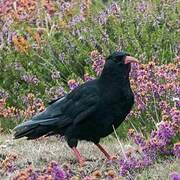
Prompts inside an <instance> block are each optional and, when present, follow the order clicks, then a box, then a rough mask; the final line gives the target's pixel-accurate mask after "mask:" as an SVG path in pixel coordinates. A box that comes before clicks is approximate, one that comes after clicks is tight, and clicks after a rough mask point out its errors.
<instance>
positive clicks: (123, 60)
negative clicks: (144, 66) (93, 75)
mask: <svg viewBox="0 0 180 180" xmlns="http://www.w3.org/2000/svg"><path fill="white" fill-rule="evenodd" d="M131 63H139V61H138V60H137V59H136V58H134V57H132V56H130V55H129V54H128V53H126V52H119V51H117V52H114V53H112V54H111V55H110V56H109V57H108V58H107V61H106V64H105V66H104V70H103V72H102V75H103V76H105V75H107V76H111V77H112V76H116V77H117V78H118V77H119V79H126V78H128V77H129V72H130V70H131ZM107 76H106V77H107Z"/></svg>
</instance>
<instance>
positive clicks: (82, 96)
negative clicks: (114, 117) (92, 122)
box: [61, 86, 99, 125]
mask: <svg viewBox="0 0 180 180" xmlns="http://www.w3.org/2000/svg"><path fill="white" fill-rule="evenodd" d="M66 98H67V100H68V103H65V104H63V105H62V107H61V111H62V113H63V114H64V116H66V117H68V118H70V119H72V121H73V124H75V125H76V124H78V123H80V122H82V121H83V120H84V119H86V118H87V117H88V116H89V115H91V114H92V113H94V112H95V111H96V110H97V107H98V104H99V94H98V89H97V87H95V86H93V87H91V86H81V87H80V88H77V89H75V90H74V91H72V92H71V93H70V94H68V95H67V97H66Z"/></svg>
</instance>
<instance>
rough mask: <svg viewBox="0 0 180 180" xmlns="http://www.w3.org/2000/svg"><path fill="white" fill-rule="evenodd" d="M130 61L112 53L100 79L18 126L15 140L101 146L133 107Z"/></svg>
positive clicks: (85, 84) (78, 89)
mask: <svg viewBox="0 0 180 180" xmlns="http://www.w3.org/2000/svg"><path fill="white" fill-rule="evenodd" d="M131 62H136V59H135V58H132V57H131V56H129V55H128V54H126V53H123V52H115V53H113V54H112V55H110V56H109V57H108V58H107V61H106V63H105V66H104V69H103V71H102V74H101V76H100V77H99V78H97V79H95V80H91V81H89V82H86V83H84V84H83V85H81V86H79V87H78V88H76V89H74V90H73V91H71V92H70V93H69V94H67V95H65V96H64V97H62V98H59V99H57V100H55V101H53V102H51V103H50V104H49V106H48V107H47V108H46V109H45V110H44V111H43V112H41V113H39V114H37V115H35V116H34V117H33V118H32V119H31V120H29V121H26V122H24V123H22V124H20V125H19V126H17V127H16V128H15V129H14V131H15V134H14V137H15V138H21V137H24V136H25V137H27V138H28V139H35V138H38V137H40V136H42V135H52V134H60V135H63V136H65V137H66V139H67V143H68V145H69V146H70V147H71V148H75V147H76V146H77V143H78V140H87V141H92V142H94V143H95V144H98V143H99V141H100V138H102V137H105V136H107V135H109V134H110V133H112V132H113V125H114V127H115V128H117V127H118V126H119V125H120V124H121V123H122V122H123V121H124V119H125V117H126V116H127V114H128V113H129V112H130V110H131V108H132V106H133V104H134V95H133V92H132V90H131V87H130V81H129V72H130V69H131ZM100 149H101V148H100ZM101 150H102V149H101ZM75 154H76V152H75ZM105 155H107V154H105ZM76 156H77V158H78V159H79V157H78V155H77V154H76ZM108 157H109V156H108ZM80 163H81V162H80Z"/></svg>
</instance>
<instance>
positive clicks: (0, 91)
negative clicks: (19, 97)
mask: <svg viewBox="0 0 180 180" xmlns="http://www.w3.org/2000/svg"><path fill="white" fill-rule="evenodd" d="M8 96H9V94H8V92H6V91H5V90H4V89H0V99H1V98H6V97H8Z"/></svg>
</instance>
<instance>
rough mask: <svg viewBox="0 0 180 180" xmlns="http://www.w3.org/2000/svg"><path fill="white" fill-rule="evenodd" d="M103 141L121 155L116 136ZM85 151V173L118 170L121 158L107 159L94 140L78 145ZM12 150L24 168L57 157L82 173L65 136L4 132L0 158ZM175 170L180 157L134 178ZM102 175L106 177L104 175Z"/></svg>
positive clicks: (165, 175)
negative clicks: (19, 136)
mask: <svg viewBox="0 0 180 180" xmlns="http://www.w3.org/2000/svg"><path fill="white" fill-rule="evenodd" d="M102 145H103V146H104V147H105V148H106V149H107V150H108V151H109V152H110V153H111V154H113V155H116V156H118V157H120V156H121V154H122V152H121V150H120V149H121V148H120V145H119V143H118V142H117V141H116V139H113V138H112V137H110V139H109V138H108V139H106V140H104V141H103V142H102ZM122 145H123V147H124V149H127V148H128V147H129V146H131V144H130V143H128V142H122ZM78 148H79V150H80V151H81V153H82V155H83V156H84V157H85V159H86V160H87V164H86V166H85V167H83V171H84V172H85V174H87V175H89V174H92V172H93V171H95V170H97V169H98V170H100V172H102V174H105V172H107V170H108V169H113V170H114V171H115V172H117V173H118V169H119V168H118V161H115V162H113V163H107V161H106V159H105V158H104V156H103V155H102V154H101V153H100V152H99V150H98V149H97V147H96V146H94V145H93V144H92V143H87V142H80V143H79V145H78ZM10 153H15V154H17V160H16V161H15V164H16V165H17V167H18V169H24V168H25V167H27V165H28V163H32V164H33V166H34V167H35V168H37V169H43V168H44V167H46V166H47V164H48V162H50V161H52V160H54V161H57V162H58V164H60V165H62V166H63V165H65V164H66V165H69V164H70V166H71V169H72V170H73V172H74V173H76V174H77V175H78V174H79V173H80V168H79V166H78V164H77V161H76V159H75V157H74V155H73V154H72V151H71V149H70V148H69V147H68V146H67V144H66V142H65V141H64V140H63V139H62V138H56V137H52V138H48V139H42V140H36V141H27V140H25V139H21V140H13V139H12V137H11V136H10V135H6V136H1V139H0V162H1V161H2V160H3V159H4V157H5V156H6V155H8V154H10ZM172 171H177V172H180V160H178V159H173V158H170V159H166V160H159V162H157V163H156V164H154V165H152V166H150V167H148V168H146V169H144V170H141V171H139V172H136V173H135V174H134V179H138V180H149V179H154V180H157V179H158V180H161V179H162V180H166V179H169V174H170V173H171V172H172ZM0 175H1V177H2V179H3V180H6V179H11V177H12V176H13V174H12V175H11V176H9V177H7V176H5V175H4V174H3V173H2V172H1V170H0ZM101 179H105V178H103V177H101Z"/></svg>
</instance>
